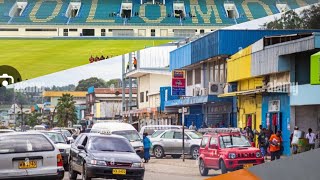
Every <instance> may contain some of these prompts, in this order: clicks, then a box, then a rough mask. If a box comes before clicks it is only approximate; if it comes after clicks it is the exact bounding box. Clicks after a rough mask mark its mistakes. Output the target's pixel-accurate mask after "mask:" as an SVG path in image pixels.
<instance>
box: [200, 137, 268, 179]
mask: <svg viewBox="0 0 320 180" xmlns="http://www.w3.org/2000/svg"><path fill="white" fill-rule="evenodd" d="M261 163H264V158H263V157H262V155H261V152H260V150H259V149H258V148H255V147H252V146H251V144H250V143H249V141H248V140H247V139H246V138H245V137H244V136H242V135H241V134H240V132H232V131H229V132H228V131H224V132H209V133H206V134H205V135H204V136H203V138H202V141H201V144H200V152H199V170H200V174H201V175H202V176H206V175H208V171H209V170H210V169H214V170H219V169H221V172H222V174H224V173H227V172H228V171H234V170H238V169H242V168H249V167H251V166H254V165H257V164H261Z"/></svg>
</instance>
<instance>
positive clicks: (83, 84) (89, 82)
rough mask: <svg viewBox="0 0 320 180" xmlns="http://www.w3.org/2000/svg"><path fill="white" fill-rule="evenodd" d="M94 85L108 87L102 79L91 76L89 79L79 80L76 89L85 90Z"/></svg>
mask: <svg viewBox="0 0 320 180" xmlns="http://www.w3.org/2000/svg"><path fill="white" fill-rule="evenodd" d="M91 86H94V87H95V88H106V87H108V86H107V84H106V82H105V81H104V80H103V79H99V78H96V77H91V78H89V79H83V80H81V81H79V83H78V86H77V87H76V91H87V90H88V88H89V87H91Z"/></svg>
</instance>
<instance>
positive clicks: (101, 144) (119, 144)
mask: <svg viewBox="0 0 320 180" xmlns="http://www.w3.org/2000/svg"><path fill="white" fill-rule="evenodd" d="M88 149H90V150H94V151H115V152H135V151H134V149H133V148H132V146H131V144H130V143H129V142H128V141H127V140H125V139H120V138H111V137H93V138H91V139H90V142H89V143H88Z"/></svg>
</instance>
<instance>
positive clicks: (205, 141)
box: [200, 137, 209, 148]
mask: <svg viewBox="0 0 320 180" xmlns="http://www.w3.org/2000/svg"><path fill="white" fill-rule="evenodd" d="M208 140H209V137H203V139H202V141H201V144H200V147H202V148H205V147H206V146H207V144H208Z"/></svg>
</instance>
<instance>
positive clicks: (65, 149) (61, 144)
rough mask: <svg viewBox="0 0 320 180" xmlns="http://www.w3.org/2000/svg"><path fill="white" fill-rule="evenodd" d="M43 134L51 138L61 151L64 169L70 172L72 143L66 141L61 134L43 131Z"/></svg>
mask: <svg viewBox="0 0 320 180" xmlns="http://www.w3.org/2000/svg"><path fill="white" fill-rule="evenodd" d="M42 133H43V134H45V135H46V136H47V137H49V138H50V139H51V140H52V141H53V142H54V144H55V145H56V146H57V148H58V149H59V151H60V153H61V155H62V160H63V167H64V169H65V170H68V169H69V162H68V158H69V155H70V149H71V145H70V143H68V142H67V141H66V139H65V138H64V137H63V134H61V132H56V131H43V132H42Z"/></svg>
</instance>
